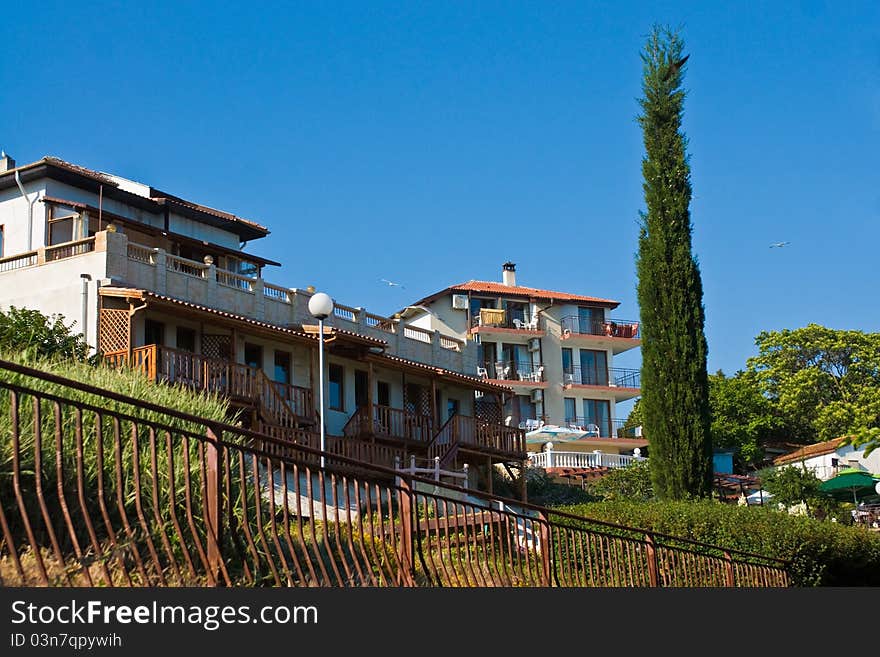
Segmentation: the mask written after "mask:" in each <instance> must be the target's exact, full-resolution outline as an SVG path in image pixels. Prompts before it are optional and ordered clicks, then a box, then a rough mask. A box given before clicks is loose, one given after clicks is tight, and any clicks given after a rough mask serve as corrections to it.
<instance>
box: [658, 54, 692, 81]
mask: <svg viewBox="0 0 880 657" xmlns="http://www.w3.org/2000/svg"><path fill="white" fill-rule="evenodd" d="M688 57H690V55H685V56H684V57H682V58H681V59H679V60H678V61H677V62H675V63H674V64H672V65H671V66H670V67H669V71H667V73H666V76H665V77H664V78H663V79H664V80H669V79H670V78H672V76H673V75H675V74H676V73H678V71H679V70H680V69H681V67H682V66H684V64H685V62H687V60H688Z"/></svg>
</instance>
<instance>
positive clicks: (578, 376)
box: [562, 365, 641, 388]
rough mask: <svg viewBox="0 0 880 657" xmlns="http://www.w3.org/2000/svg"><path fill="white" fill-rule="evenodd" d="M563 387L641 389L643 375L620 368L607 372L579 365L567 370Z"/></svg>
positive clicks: (610, 369) (563, 376) (613, 368)
mask: <svg viewBox="0 0 880 657" xmlns="http://www.w3.org/2000/svg"><path fill="white" fill-rule="evenodd" d="M562 383H563V385H566V386H568V385H585V386H609V387H612V388H640V387H641V373H640V372H639V370H630V369H624V368H620V367H609V368H608V369H607V370H603V369H595V368H582V367H580V366H579V365H575V366H573V367H569V368H567V369H566V370H565V371H564V372H563V374H562Z"/></svg>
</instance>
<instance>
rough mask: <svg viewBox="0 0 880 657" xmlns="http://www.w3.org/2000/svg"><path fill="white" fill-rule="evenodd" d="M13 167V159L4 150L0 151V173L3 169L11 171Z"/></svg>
mask: <svg viewBox="0 0 880 657" xmlns="http://www.w3.org/2000/svg"><path fill="white" fill-rule="evenodd" d="M14 168H15V160H13V159H12V158H11V157H10V156H9V155H7V154H6V151H0V173H3V172H4V171H12V170H13V169H14Z"/></svg>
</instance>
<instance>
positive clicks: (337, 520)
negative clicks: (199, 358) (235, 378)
mask: <svg viewBox="0 0 880 657" xmlns="http://www.w3.org/2000/svg"><path fill="white" fill-rule="evenodd" d="M12 374H15V375H16V379H17V383H12V382H11V381H12V378H13V377H12V376H11V375H12ZM4 375H9V376H4ZM22 375H25V376H26V377H28V378H27V379H26V380H24V383H23V382H22V381H23V378H22ZM37 380H43V381H45V382H48V383H51V384H60V385H63V386H65V387H66V389H69V390H75V391H77V392H78V393H85V394H90V395H94V398H95V399H96V400H112V401H113V402H114V404H115V406H116V410H112V411H111V410H109V409H108V408H107V407H106V405H103V404H101V403H100V401H96V402H95V403H91V402H86V401H82V400H79V401H74V400H72V399H70V398H67V396H57V395H54V394H49V393H46V392H40V391H39V390H37V388H39V387H40V385H39V383H38V381H37ZM28 381H33V384H28V383H27V382H28ZM44 387H45V386H44ZM81 396H82V395H81ZM120 405H129V406H127V407H130V408H131V411H130V412H121V411H119V410H118V408H119V407H120ZM0 432H2V433H0V437H2V443H0V531H2V537H0V584H2V585H7V586H9V585H15V586H18V585H49V586H95V585H113V586H120V585H121V586H183V585H185V586H214V585H221V586H263V585H269V586H275V585H290V586H617V587H619V586H787V585H789V579H788V575H787V573H786V569H785V564H784V563H783V562H780V561H778V560H774V559H770V558H766V557H762V556H760V555H754V554H746V553H741V552H735V551H730V550H727V551H725V550H724V549H722V548H719V547H716V546H711V545H705V544H701V543H695V542H693V541H688V540H686V539H682V538H676V537H670V536H665V535H662V534H656V533H645V532H643V531H639V530H636V529H632V528H627V527H622V526H618V525H612V524H607V523H601V522H596V521H592V520H588V519H586V518H581V517H577V516H573V515H569V514H564V513H559V512H555V511H552V510H549V509H543V508H540V507H536V506H532V505H527V504H521V503H516V502H514V501H512V500H506V499H502V498H498V497H494V496H492V495H488V494H481V493H476V492H474V491H472V490H466V489H463V488H457V487H454V486H448V485H443V486H438V485H437V482H434V481H431V480H427V479H421V478H419V477H413V476H410V475H402V476H401V474H400V473H397V472H395V471H394V470H391V469H387V468H383V467H379V466H375V465H371V464H368V463H364V462H361V461H355V460H352V459H348V458H345V457H343V456H341V455H338V454H328V455H327V465H326V467H325V468H324V469H321V468H320V467H318V463H319V457H320V455H321V452H319V451H318V450H316V449H314V448H313V447H310V446H309V445H308V444H296V443H291V442H285V441H283V440H278V439H275V438H272V437H269V436H265V435H261V434H256V433H252V432H249V431H246V430H242V429H240V428H237V427H234V426H231V425H225V424H214V423H209V424H205V423H203V421H202V420H200V419H199V418H196V417H193V416H189V415H186V414H184V413H178V412H175V411H171V410H168V409H164V408H161V407H157V406H154V405H151V404H148V403H145V402H141V401H138V400H136V399H132V398H127V397H124V396H122V395H118V394H115V393H111V392H107V391H104V390H100V389H97V388H92V387H90V386H87V385H83V384H80V383H76V382H73V381H69V380H67V379H63V378H61V377H56V376H54V375H48V374H44V373H41V372H38V371H36V370H31V369H29V368H26V367H22V366H19V365H16V364H12V363H7V362H4V361H0ZM308 442H310V441H308V440H304V441H303V443H308Z"/></svg>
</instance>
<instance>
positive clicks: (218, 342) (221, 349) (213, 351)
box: [202, 334, 232, 360]
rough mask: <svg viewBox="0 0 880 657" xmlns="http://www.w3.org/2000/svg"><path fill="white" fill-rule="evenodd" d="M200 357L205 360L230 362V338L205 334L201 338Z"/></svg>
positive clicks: (228, 336) (229, 336)
mask: <svg viewBox="0 0 880 657" xmlns="http://www.w3.org/2000/svg"><path fill="white" fill-rule="evenodd" d="M202 355H203V356H205V357H206V358H219V359H221V360H231V358H232V336H231V335H220V334H206V335H203V336H202Z"/></svg>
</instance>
